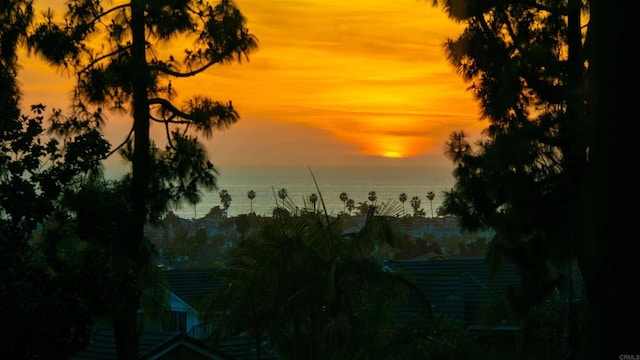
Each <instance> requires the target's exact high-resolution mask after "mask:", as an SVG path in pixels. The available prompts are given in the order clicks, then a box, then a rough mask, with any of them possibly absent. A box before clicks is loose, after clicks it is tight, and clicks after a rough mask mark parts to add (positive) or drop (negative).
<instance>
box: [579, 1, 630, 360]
mask: <svg viewBox="0 0 640 360" xmlns="http://www.w3.org/2000/svg"><path fill="white" fill-rule="evenodd" d="M633 13H634V12H633V11H631V9H630V8H629V5H628V4H627V3H624V2H606V3H604V2H603V1H601V0H592V1H591V16H590V24H589V29H588V31H589V36H588V40H587V41H588V43H587V47H586V48H587V51H589V54H590V56H589V59H590V60H589V70H588V82H589V91H588V96H589V102H588V104H589V119H588V120H589V121H590V128H591V129H592V133H591V134H590V136H591V147H590V149H589V158H590V165H591V173H590V178H591V187H590V190H591V196H592V199H593V200H594V201H592V203H593V204H594V205H595V206H594V207H593V209H592V211H591V212H590V214H589V216H590V220H591V221H590V222H588V224H590V226H591V228H590V229H589V230H590V231H589V232H588V233H587V234H590V235H588V237H587V239H586V241H585V243H584V244H585V247H584V248H582V250H583V251H582V254H581V258H580V264H581V269H582V271H583V276H584V280H585V287H586V296H587V312H588V314H587V319H586V321H587V324H586V325H587V326H586V329H587V334H586V336H587V338H586V345H587V349H586V352H585V355H586V357H587V358H589V359H621V358H623V357H622V355H632V356H638V355H637V354H640V342H638V326H639V324H640V311H639V310H640V306H639V305H638V298H637V295H634V294H635V291H634V290H633V289H634V287H636V286H637V274H638V265H637V257H638V256H637V253H635V252H633V251H630V250H631V249H630V247H631V246H632V244H631V243H630V241H636V238H633V236H632V235H630V234H632V233H634V232H635V227H634V226H633V224H634V223H636V222H637V212H634V210H631V209H630V208H633V207H634V206H635V205H636V204H635V203H628V202H627V201H628V200H629V199H634V201H635V199H637V196H633V195H632V193H633V192H636V191H637V188H638V187H637V184H632V182H634V180H635V179H634V177H633V175H632V171H631V170H632V167H633V166H634V164H635V161H634V160H635V159H634V158H637V156H636V154H637V145H636V142H635V141H634V140H635V139H632V138H631V135H629V134H628V132H629V130H631V126H630V125H631V123H630V120H636V119H637V111H638V109H637V101H638V91H637V90H635V89H637V88H638V80H637V73H638V72H637V68H635V67H637V61H634V60H637V55H634V54H637V48H636V46H635V43H636V42H637V37H636V36H635V35H636V32H635V30H634V29H632V28H633V27H637V25H636V23H635V20H634V19H632V18H631V17H632V15H631V14H633ZM631 77H633V79H632V78H631ZM625 83H627V84H629V86H627V85H625ZM633 114H636V115H633ZM622 202H626V204H622ZM634 218H635V219H634ZM630 229H631V230H630Z"/></svg>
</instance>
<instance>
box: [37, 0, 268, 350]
mask: <svg viewBox="0 0 640 360" xmlns="http://www.w3.org/2000/svg"><path fill="white" fill-rule="evenodd" d="M105 3H107V2H104V1H80V0H69V1H67V13H66V14H65V19H64V20H65V21H64V23H62V24H59V23H57V22H56V19H55V18H54V16H53V15H52V14H53V12H49V13H47V17H46V18H45V20H44V22H43V23H41V24H40V25H39V26H37V27H36V28H35V30H34V32H33V34H32V35H31V36H30V39H29V43H28V45H29V49H30V50H31V51H33V52H36V53H38V54H41V55H43V57H44V58H45V59H46V60H48V61H49V62H51V63H52V64H54V65H57V66H61V67H64V68H68V69H69V70H70V71H71V72H73V74H74V75H76V76H77V83H76V88H75V91H74V104H73V108H74V109H76V110H84V109H87V108H88V106H91V105H96V106H103V107H109V108H113V109H117V110H122V111H126V112H128V113H130V114H131V115H132V117H133V124H132V128H131V132H130V133H129V136H128V137H127V139H126V146H125V147H123V149H124V151H123V153H124V154H125V156H126V157H127V158H128V159H130V160H131V165H132V173H131V184H132V185H131V188H130V195H129V201H130V203H131V204H132V209H133V211H132V216H131V217H130V218H128V219H123V221H126V222H127V224H126V225H127V227H128V229H129V231H128V232H127V234H128V236H126V237H122V238H121V239H118V244H117V247H118V248H119V249H120V250H121V255H122V257H121V260H122V261H121V263H120V268H119V271H120V276H119V278H120V279H121V283H120V286H119V289H118V290H119V291H118V294H119V295H120V296H119V298H118V299H117V300H116V303H115V304H114V311H113V324H114V332H115V337H116V344H117V354H118V359H121V360H122V359H137V358H138V338H137V336H138V332H137V323H136V312H137V311H138V309H139V307H140V301H139V300H140V295H141V292H142V289H143V287H144V284H145V282H146V280H145V278H146V275H145V274H146V270H145V269H146V266H147V264H146V263H144V261H143V260H144V259H147V258H148V255H147V254H146V252H148V251H149V250H148V249H149V246H148V244H147V241H145V239H144V232H143V230H144V225H145V223H146V222H147V221H148V220H153V218H154V217H156V216H158V215H159V214H160V213H161V212H162V210H165V209H163V208H162V207H163V204H165V203H166V199H167V197H170V196H171V195H175V198H173V200H176V201H179V200H182V199H183V198H182V196H184V198H186V199H187V200H189V201H191V202H196V201H197V200H198V196H199V195H198V185H203V186H205V187H208V188H210V189H213V188H215V187H216V170H215V168H214V166H213V164H212V163H211V162H210V161H209V160H208V158H207V156H206V154H205V152H204V150H203V149H202V147H201V145H199V144H198V140H197V137H195V136H192V132H189V131H190V130H195V131H197V132H200V133H202V134H204V135H205V136H210V135H211V133H212V132H213V131H214V130H216V129H217V130H220V129H224V128H226V127H228V126H230V125H231V124H233V123H235V122H236V121H237V120H238V114H237V112H236V111H235V109H234V108H233V106H232V103H231V101H228V102H219V101H214V100H212V99H209V98H206V97H203V96H196V97H194V98H193V99H191V100H188V101H187V102H185V104H184V105H183V106H178V105H176V104H174V103H173V101H174V100H175V96H176V92H175V89H174V87H173V86H172V83H171V78H185V77H192V76H195V75H197V74H199V73H201V72H203V71H205V70H207V69H208V68H210V67H212V66H213V65H216V64H224V63H230V62H232V61H235V60H238V61H239V60H242V58H243V57H245V56H247V55H248V54H249V53H250V52H251V51H252V50H254V49H255V48H256V46H257V43H256V39H255V38H254V36H253V35H251V34H250V33H249V32H248V30H247V28H246V27H245V18H244V17H243V15H242V14H241V12H240V10H239V9H238V8H237V7H236V6H235V4H234V3H233V2H232V1H229V0H221V1H220V2H219V3H216V4H211V3H209V2H207V1H195V0H193V1H190V0H185V1H178V2H176V1H170V0H166V1H164V0H161V1H156V0H153V1H152V0H131V1H130V2H125V3H118V4H115V5H111V3H110V2H109V3H108V4H109V5H110V6H111V7H105V6H104V5H105ZM178 37H179V38H183V37H184V38H190V39H192V40H193V44H194V48H192V49H187V50H185V52H184V61H179V60H178V58H177V57H176V56H174V55H169V56H167V57H166V58H160V57H159V56H160V54H162V53H164V52H163V51H160V50H163V49H166V48H168V45H169V44H171V40H174V39H176V38H178ZM151 122H156V123H159V124H161V125H162V126H164V127H165V128H166V133H167V147H166V148H165V151H164V152H161V151H157V150H156V149H155V147H154V146H153V144H152V142H151V139H150V136H149V127H150V123H151ZM180 126H182V128H180ZM124 144H125V143H123V145H124ZM152 165H153V166H152ZM155 199H160V200H161V201H158V202H156V201H155Z"/></svg>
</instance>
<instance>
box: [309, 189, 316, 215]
mask: <svg viewBox="0 0 640 360" xmlns="http://www.w3.org/2000/svg"><path fill="white" fill-rule="evenodd" d="M309 201H310V202H311V204H312V205H313V212H316V203H317V202H318V194H315V193H313V194H311V195H309Z"/></svg>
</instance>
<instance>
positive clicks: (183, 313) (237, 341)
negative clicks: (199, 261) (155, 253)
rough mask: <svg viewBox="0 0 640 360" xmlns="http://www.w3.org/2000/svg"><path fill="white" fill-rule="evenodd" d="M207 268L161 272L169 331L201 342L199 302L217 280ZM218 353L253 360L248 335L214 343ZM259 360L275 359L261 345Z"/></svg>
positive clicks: (203, 327)
mask: <svg viewBox="0 0 640 360" xmlns="http://www.w3.org/2000/svg"><path fill="white" fill-rule="evenodd" d="M211 274H212V270H210V269H171V270H166V271H164V275H165V278H166V280H167V283H168V285H169V290H170V302H171V306H170V309H171V324H170V329H169V330H172V331H180V332H183V333H186V334H188V335H189V336H190V337H192V338H194V339H200V340H204V339H205V338H206V336H207V331H206V330H207V328H206V327H205V326H202V323H201V318H200V312H201V306H202V305H201V302H202V301H203V299H205V298H206V296H207V295H208V294H210V293H211V292H212V291H213V290H214V289H215V288H216V287H218V286H220V282H219V281H214V280H212V279H211ZM215 348H216V349H217V350H219V351H220V352H222V353H224V354H227V355H229V356H231V358H232V359H235V360H245V359H246V360H253V359H255V358H256V355H255V352H256V346H255V343H254V341H253V339H251V338H249V337H248V336H239V337H236V338H233V339H225V340H222V341H219V342H217V343H216V344H215ZM260 359H262V360H273V359H277V357H276V356H275V355H273V354H272V352H271V351H270V350H269V349H268V348H266V346H263V347H262V348H261V349H260Z"/></svg>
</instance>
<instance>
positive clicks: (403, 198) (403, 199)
mask: <svg viewBox="0 0 640 360" xmlns="http://www.w3.org/2000/svg"><path fill="white" fill-rule="evenodd" d="M398 200H400V202H401V203H402V215H404V203H405V202H406V201H407V194H405V193H400V195H398Z"/></svg>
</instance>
